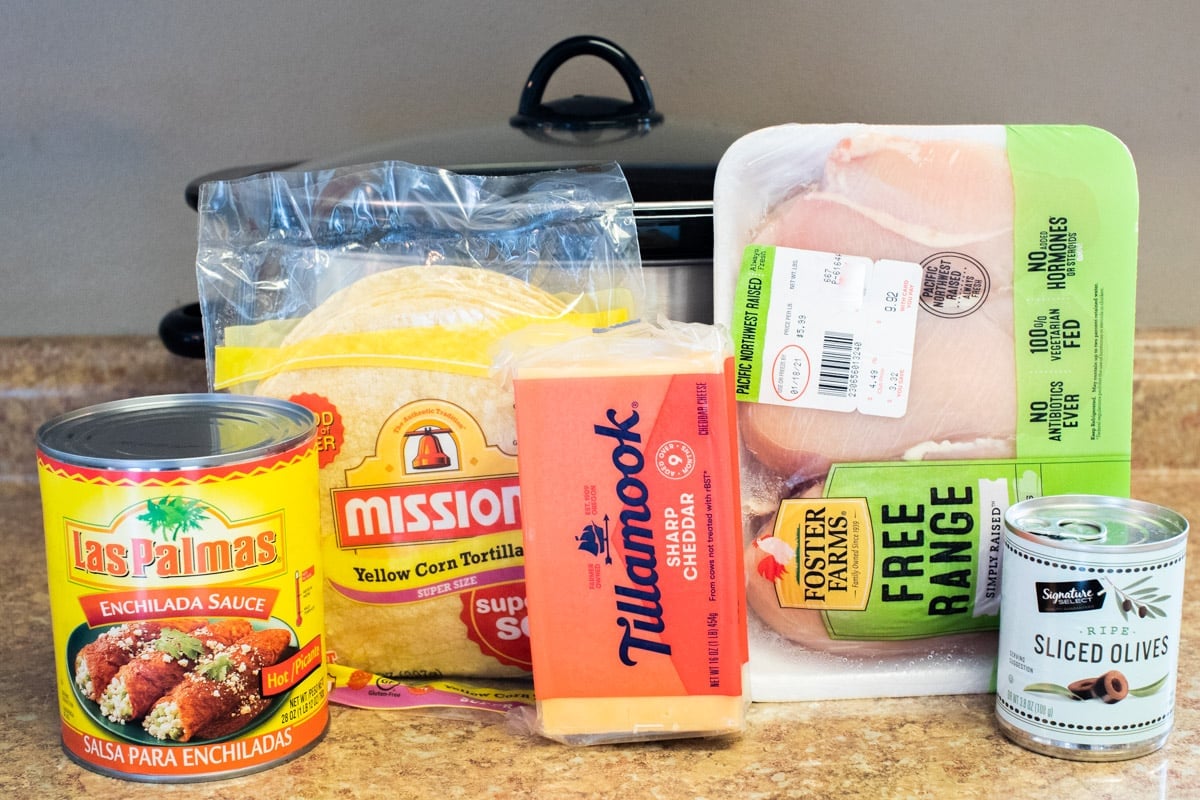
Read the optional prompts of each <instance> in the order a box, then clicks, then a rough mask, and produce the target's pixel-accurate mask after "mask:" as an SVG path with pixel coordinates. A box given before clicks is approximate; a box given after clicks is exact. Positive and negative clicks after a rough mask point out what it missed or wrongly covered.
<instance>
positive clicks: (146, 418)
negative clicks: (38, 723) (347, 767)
mask: <svg viewBox="0 0 1200 800" xmlns="http://www.w3.org/2000/svg"><path fill="white" fill-rule="evenodd" d="M314 433H315V420H314V418H313V415H312V413H311V412H310V411H308V410H307V409H305V408H304V407H303V406H300V405H298V404H295V403H289V402H287V401H281V400H272V399H266V398H257V397H239V396H235V395H227V394H222V395H218V394H188V395H162V396H156V397H145V398H135V399H131V400H121V401H116V402H111V403H104V404H101V405H96V406H92V407H90V408H85V409H82V410H79V411H75V412H71V413H68V414H64V415H63V416H61V417H58V418H55V419H52V420H50V421H49V422H47V423H46V424H44V425H43V426H42V427H41V428H40V429H39V430H38V433H37V445H38V454H37V461H38V479H39V483H40V486H41V493H42V509H43V514H42V516H43V521H44V528H45V539H46V560H47V572H48V579H49V587H50V605H51V621H52V627H53V631H54V653H55V672H56V681H57V687H58V698H59V710H60V717H61V720H60V727H61V733H62V742H63V747H64V749H65V751H66V753H67V755H68V756H69V757H71V758H72V759H73V760H75V761H77V762H78V763H80V764H82V765H83V766H85V767H88V768H90V769H92V770H95V771H97V772H100V773H103V774H106V775H110V776H113V777H118V778H125V779H130V780H140V781H154V782H190V781H200V780H209V779H215V778H227V777H233V776H236V775H241V774H246V773H250V772H256V771H258V770H261V769H264V768H267V767H270V766H273V765H275V764H278V763H281V762H283V761H286V760H289V759H291V758H293V757H295V756H298V755H300V754H302V753H304V752H305V751H307V750H308V749H310V748H311V747H313V746H315V745H316V743H317V742H319V741H320V739H321V738H322V736H323V735H324V733H325V731H326V729H327V727H328V723H329V709H328V703H327V679H326V673H325V645H324V640H323V636H324V612H323V606H322V572H321V565H320V562H319V531H320V514H319V506H318V503H319V494H318V492H319V490H318V484H317V480H318V478H317V474H318V466H317V452H316V444H315V436H314Z"/></svg>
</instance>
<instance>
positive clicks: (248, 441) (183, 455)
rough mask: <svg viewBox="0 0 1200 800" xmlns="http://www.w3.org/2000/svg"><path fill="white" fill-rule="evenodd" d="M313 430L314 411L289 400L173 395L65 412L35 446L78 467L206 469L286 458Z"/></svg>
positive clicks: (41, 430)
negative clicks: (276, 456) (270, 458)
mask: <svg viewBox="0 0 1200 800" xmlns="http://www.w3.org/2000/svg"><path fill="white" fill-rule="evenodd" d="M315 426H316V419H315V417H314V416H313V413H312V412H311V411H309V410H308V409H307V408H305V407H304V406H302V405H300V404H298V403H293V402H290V401H288V400H277V399H274V398H268V397H251V396H244V395H231V394H204V393H197V394H170V395H154V396H149V397H135V398H130V399H128V400H114V401H112V402H108V403H100V404H98V405H94V406H89V407H87V408H82V409H79V410H77V411H72V412H68V413H66V414H63V415H62V416H59V417H56V418H54V419H52V420H49V421H48V422H46V423H45V424H43V425H42V426H41V427H40V428H39V429H38V432H37V443H38V449H39V451H41V452H42V453H44V454H45V455H47V456H50V457H51V458H55V459H57V460H59V461H62V462H64V463H67V464H71V465H73V466H79V467H90V468H95V469H117V470H129V471H160V470H183V469H207V468H211V467H217V466H226V465H230V464H237V463H240V462H245V461H253V460H256V459H260V458H269V457H270V456H273V455H278V454H280V453H284V452H286V451H288V450H290V449H291V448H293V447H296V446H299V445H300V444H303V443H304V442H305V440H307V439H309V438H311V437H312V435H313V432H314V430H315Z"/></svg>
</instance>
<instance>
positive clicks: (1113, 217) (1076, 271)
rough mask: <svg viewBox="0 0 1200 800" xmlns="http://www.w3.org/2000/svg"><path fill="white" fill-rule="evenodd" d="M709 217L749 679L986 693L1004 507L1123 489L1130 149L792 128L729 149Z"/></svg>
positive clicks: (1132, 271) (1127, 430)
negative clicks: (735, 436) (737, 506)
mask: <svg viewBox="0 0 1200 800" xmlns="http://www.w3.org/2000/svg"><path fill="white" fill-rule="evenodd" d="M714 215H715V219H716V228H715V237H714V238H715V271H716V272H715V318H716V319H717V320H718V321H722V322H727V323H728V324H729V325H730V327H731V331H732V333H733V337H734V340H735V356H736V359H737V378H736V386H737V389H736V391H737V396H738V400H739V401H740V402H739V404H738V430H739V438H740V442H741V448H742V458H741V464H742V483H743V486H742V497H743V501H744V502H743V506H744V507H743V513H744V530H745V532H746V563H747V598H748V605H749V607H750V619H749V628H750V683H751V694H752V699H754V700H804V699H817V698H835V697H872V696H902V695H921V694H954V693H965V692H976V691H987V690H988V689H989V688H991V681H992V676H993V674H994V665H995V659H996V655H997V654H996V632H995V631H996V628H997V621H998V611H999V586H1000V582H999V580H1000V570H1001V563H1000V561H1001V559H1000V543H1001V540H1002V536H1003V515H1004V511H1005V510H1006V509H1007V508H1008V506H1009V505H1011V504H1012V503H1015V502H1017V501H1020V500H1024V499H1026V498H1029V497H1036V496H1042V495H1047V494H1062V493H1076V492H1081V493H1091V494H1102V495H1115V496H1128V493H1129V478H1130V438H1131V429H1132V394H1133V393H1132V373H1133V334H1134V294H1135V288H1136V287H1135V284H1136V263H1137V222H1138V192H1137V178H1136V174H1135V171H1134V167H1133V162H1132V160H1131V158H1130V156H1129V152H1128V151H1127V149H1126V148H1125V146H1124V145H1123V144H1122V143H1121V142H1120V141H1119V140H1117V139H1116V138H1115V137H1114V136H1112V134H1110V133H1107V132H1105V131H1102V130H1099V129H1096V128H1092V127H1087V126H1059V125H1017V126H1005V125H975V126H886V125H883V126H881V125H862V124H844V125H799V124H794V125H782V126H777V127H774V128H767V129H763V130H760V131H756V132H754V133H751V134H748V135H747V136H745V137H743V138H742V139H741V140H739V141H738V142H735V143H734V144H733V145H732V146H731V147H730V148H729V150H728V151H727V152H726V153H725V155H724V157H723V158H722V160H721V162H720V164H719V166H718V171H717V177H716V185H715V188H714ZM1002 657H1003V654H1002Z"/></svg>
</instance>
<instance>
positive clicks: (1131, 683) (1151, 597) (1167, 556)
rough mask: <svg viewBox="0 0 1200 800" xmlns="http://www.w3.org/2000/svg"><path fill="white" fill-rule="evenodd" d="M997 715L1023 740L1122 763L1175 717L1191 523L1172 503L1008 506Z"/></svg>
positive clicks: (1073, 499) (1056, 752) (1055, 501)
mask: <svg viewBox="0 0 1200 800" xmlns="http://www.w3.org/2000/svg"><path fill="white" fill-rule="evenodd" d="M1005 525H1006V531H1005V538H1004V553H1003V559H1002V579H1001V610H1000V641H999V653H998V659H997V673H996V718H997V722H998V725H999V727H1000V729H1001V731H1002V732H1003V733H1004V734H1005V735H1006V736H1008V737H1009V738H1010V739H1012V740H1013V741H1014V742H1016V743H1017V744H1020V745H1022V746H1024V747H1026V748H1028V749H1030V750H1033V751H1036V752H1039V753H1043V754H1046V755H1050V756H1056V757H1058V758H1065V759H1072V760H1078V761H1116V760H1121V759H1128V758H1135V757H1138V756H1142V755H1145V754H1147V753H1150V752H1153V751H1155V750H1157V749H1159V748H1160V747H1162V746H1163V745H1164V744H1165V743H1166V740H1167V737H1168V736H1169V735H1170V732H1171V729H1172V727H1173V725H1174V718H1175V684H1176V672H1177V668H1178V661H1179V644H1180V642H1179V631H1180V618H1181V616H1182V608H1183V589H1184V560H1185V554H1186V548H1187V534H1188V522H1187V520H1186V519H1185V518H1184V517H1182V516H1181V515H1180V514H1178V513H1176V512H1174V511H1171V510H1170V509H1167V508H1163V507H1161V506H1157V505H1153V504H1151V503H1145V502H1141V501H1137V500H1130V499H1125V498H1117V497H1103V496H1096V495H1060V496H1047V497H1039V498H1034V499H1030V500H1025V501H1022V502H1019V503H1016V504H1014V505H1013V506H1011V507H1010V508H1009V509H1008V512H1007V513H1006V515H1005Z"/></svg>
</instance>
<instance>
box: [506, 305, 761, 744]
mask: <svg viewBox="0 0 1200 800" xmlns="http://www.w3.org/2000/svg"><path fill="white" fill-rule="evenodd" d="M664 324H665V325H666V327H656V326H650V325H634V326H629V327H626V328H619V329H615V330H613V331H609V332H607V333H601V334H595V335H590V336H585V337H583V338H575V339H572V340H570V341H568V342H567V343H565V344H560V345H557V346H549V347H545V348H542V349H534V350H532V351H530V353H528V354H526V355H524V356H519V357H518V358H517V361H516V364H517V365H516V368H515V371H514V376H515V382H514V387H515V396H516V403H517V437H518V441H519V442H520V483H521V498H522V504H523V510H524V519H525V528H524V543H525V559H526V562H525V576H526V591H527V594H528V598H529V624H530V636H531V642H532V655H533V678H534V689H535V694H536V696H537V707H538V724H537V728H538V730H539V732H540V733H542V734H543V735H545V736H548V737H550V738H553V739H556V740H559V741H562V742H566V743H570V744H593V743H601V742H616V741H634V740H640V739H644V738H678V737H689V736H706V735H718V734H726V733H731V732H736V731H739V730H740V729H741V727H742V723H743V717H744V710H745V703H744V700H743V691H744V688H743V683H742V670H743V667H744V663H745V660H746V649H745V648H746V643H745V608H744V594H743V590H744V586H743V577H742V558H741V526H740V515H739V502H738V484H737V459H736V438H735V436H734V433H733V414H732V412H733V405H732V403H733V401H732V395H731V389H732V382H731V378H732V374H731V372H730V360H729V358H728V349H727V347H725V346H724V342H725V334H724V332H723V331H721V330H719V329H717V328H713V327H711V326H702V325H684V324H682V323H664Z"/></svg>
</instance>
